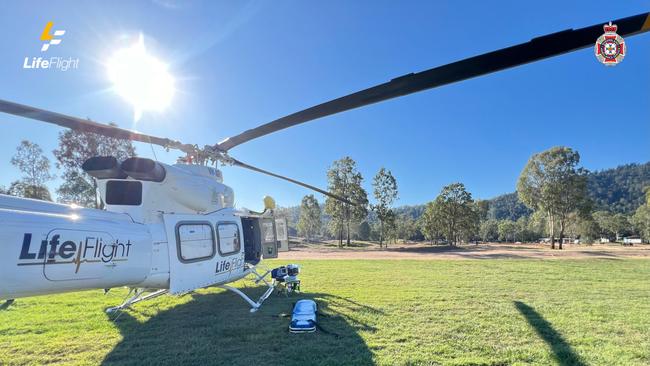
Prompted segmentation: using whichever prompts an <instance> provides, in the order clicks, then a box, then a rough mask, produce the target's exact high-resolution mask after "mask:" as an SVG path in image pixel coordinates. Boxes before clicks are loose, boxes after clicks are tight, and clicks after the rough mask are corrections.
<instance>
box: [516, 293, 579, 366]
mask: <svg viewBox="0 0 650 366" xmlns="http://www.w3.org/2000/svg"><path fill="white" fill-rule="evenodd" d="M514 303H515V307H516V308H517V310H519V312H520V313H521V315H523V316H524V317H525V318H526V321H527V322H528V324H530V325H531V326H532V327H533V328H535V332H537V335H539V336H540V337H541V338H542V339H543V340H544V342H546V343H547V344H548V345H549V346H550V347H551V350H552V351H553V353H554V354H555V358H556V359H557V361H558V363H559V364H560V365H563V366H565V365H566V366H569V365H571V366H587V364H586V363H585V362H584V361H583V360H582V358H581V357H580V356H579V355H578V354H576V353H575V352H574V351H573V349H572V348H571V346H570V345H569V343H567V341H566V340H565V339H564V338H563V337H562V335H561V334H560V333H558V331H557V330H555V328H553V325H551V323H549V322H548V321H547V320H546V319H544V317H542V316H541V315H540V314H539V313H538V312H537V311H535V309H533V308H532V307H530V306H528V305H526V304H524V303H523V302H520V301H515V302H514Z"/></svg>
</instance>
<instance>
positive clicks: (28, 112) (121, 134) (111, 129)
mask: <svg viewBox="0 0 650 366" xmlns="http://www.w3.org/2000/svg"><path fill="white" fill-rule="evenodd" d="M0 112H5V113H9V114H13V115H16V116H21V117H25V118H31V119H35V120H39V121H43V122H47V123H53V124H55V125H59V126H62V127H67V128H70V129H72V130H75V131H80V132H92V133H96V134H98V135H102V136H106V137H113V138H118V139H125V140H133V141H140V142H146V143H151V144H156V145H160V146H163V147H165V148H173V149H179V150H181V151H184V152H188V153H189V152H192V151H194V150H195V149H194V147H193V146H192V145H187V144H183V143H181V142H179V141H174V140H170V139H166V138H161V137H155V136H150V135H145V134H142V133H139V132H134V131H129V130H125V129H122V128H119V127H115V126H110V125H106V124H102V123H97V122H93V121H90V120H87V119H81V118H77V117H72V116H67V115H65V114H60V113H56V112H50V111H46V110H44V109H39V108H35V107H30V106H27V105H23V104H18V103H14V102H9V101H6V100H2V99H0Z"/></svg>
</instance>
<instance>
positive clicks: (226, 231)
mask: <svg viewBox="0 0 650 366" xmlns="http://www.w3.org/2000/svg"><path fill="white" fill-rule="evenodd" d="M217 240H218V243H219V254H221V255H228V254H232V253H237V252H239V249H241V239H240V237H239V226H238V225H237V224H236V223H234V222H220V223H218V224H217Z"/></svg>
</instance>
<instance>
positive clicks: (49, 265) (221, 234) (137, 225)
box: [0, 13, 650, 312]
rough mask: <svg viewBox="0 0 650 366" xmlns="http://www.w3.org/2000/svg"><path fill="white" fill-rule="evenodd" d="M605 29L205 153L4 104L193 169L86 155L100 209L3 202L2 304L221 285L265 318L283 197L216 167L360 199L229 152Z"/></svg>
mask: <svg viewBox="0 0 650 366" xmlns="http://www.w3.org/2000/svg"><path fill="white" fill-rule="evenodd" d="M612 23H613V25H615V26H616V27H617V33H618V35H620V36H633V35H636V34H640V33H643V32H647V31H648V30H650V13H644V14H639V15H635V16H631V17H627V18H622V19H618V20H614V21H612V22H610V23H609V24H610V25H609V27H610V29H611V27H612ZM605 31H607V29H605ZM602 32H603V25H602V23H600V24H597V25H592V26H589V27H585V28H580V29H568V30H564V31H561V32H557V33H552V34H549V35H545V36H542V37H538V38H534V39H532V40H531V41H529V42H526V43H522V44H518V45H515V46H512V47H508V48H503V49H499V50H496V51H493V52H489V53H485V54H482V55H478V56H474V57H470V58H467V59H464V60H460V61H457V62H453V63H450V64H446V65H443V66H439V67H435V68H432V69H429V70H426V71H422V72H418V73H411V74H408V75H404V76H400V77H398V78H395V79H392V80H391V81H389V82H386V83H383V84H379V85H376V86H373V87H370V88H368V89H364V90H361V91H358V92H356V93H352V94H349V95H346V96H343V97H340V98H337V99H333V100H331V101H328V102H325V103H322V104H319V105H316V106H313V107H311V108H308V109H305V110H302V111H299V112H296V113H293V114H290V115H287V116H285V117H282V118H279V119H276V120H274V121H271V122H269V123H266V124H263V125H260V126H259V127H256V128H253V129H250V130H247V131H245V132H243V133H241V134H239V135H236V136H233V137H230V138H227V139H225V140H223V141H221V142H220V143H217V144H214V145H211V146H205V147H203V148H199V147H198V146H196V145H192V144H185V143H182V142H179V141H176V140H171V139H167V138H161V137H156V136H151V135H146V134H143V133H138V132H134V131H129V130H125V129H121V128H118V127H115V126H111V125H107V124H101V123H97V122H93V121H90V120H85V119H80V118H76V117H72V116H68V115H64V114H60V113H55V112H51V111H47V110H43V109H39V108H35V107H31V106H27V105H22V104H18V103H14V102H10V101H5V100H0V111H1V112H4V113H9V114H13V115H17V116H22V117H26V118H30V119H34V120H38V121H42V122H47V123H52V124H56V125H59V126H62V127H65V128H70V129H72V130H75V131H80V132H86V133H95V134H99V135H103V136H108V137H112V138H118V139H127V140H132V141H139V142H144V143H151V144H155V145H160V146H162V147H164V148H166V149H176V150H180V151H181V152H183V153H184V154H185V157H184V159H183V160H184V162H182V163H177V164H174V165H168V164H165V163H162V162H159V161H154V160H151V159H147V158H141V157H131V158H128V159H126V160H124V161H118V160H117V159H116V158H115V157H111V156H97V157H92V158H90V159H88V160H87V161H86V162H85V163H84V164H83V170H84V171H85V172H86V173H88V174H89V175H90V176H92V177H93V178H94V179H95V180H96V182H97V187H98V193H99V197H100V199H101V201H102V203H103V204H104V207H105V209H103V210H98V209H88V208H80V207H76V206H74V205H63V204H56V203H50V202H44V201H36V200H30V199H24V198H16V197H10V196H5V195H0V223H1V226H0V299H3V300H4V299H15V298H20V297H26V296H35V295H43V294H54V293H62V292H68V291H78V290H87V289H110V288H115V287H123V286H126V287H129V288H130V289H131V292H130V294H129V296H128V297H127V298H126V299H125V301H124V302H123V303H122V304H120V305H118V306H115V307H112V308H109V309H108V310H107V311H109V312H113V311H117V310H121V309H124V308H127V307H129V306H130V305H133V304H135V303H137V302H139V301H143V300H147V299H151V298H154V297H157V296H160V295H162V294H167V293H169V294H172V295H182V294H186V293H189V292H192V291H194V290H196V289H199V288H203V287H209V286H219V287H222V288H225V289H227V290H229V291H232V292H234V293H236V294H237V295H239V296H241V297H242V298H243V299H244V300H245V301H246V302H248V304H249V305H250V306H251V311H256V310H257V309H259V308H260V306H261V305H262V303H263V302H264V301H265V300H266V299H267V298H268V297H269V295H270V294H271V293H272V292H273V291H274V289H275V287H276V286H277V285H278V280H282V278H279V277H278V276H276V277H273V276H272V275H271V272H272V271H266V272H264V273H260V271H258V270H257V267H258V266H259V265H260V263H261V261H262V259H263V258H275V257H277V240H278V233H277V231H278V228H277V227H276V222H275V216H274V213H273V209H274V202H273V200H272V199H270V198H268V199H266V200H265V210H264V211H263V212H253V211H250V210H245V209H237V208H235V207H234V191H233V189H232V188H231V187H229V186H227V185H225V184H224V183H223V178H222V174H221V171H220V170H219V169H218V163H221V164H225V165H231V166H238V167H242V168H245V169H250V170H252V171H255V172H258V173H261V174H266V175H270V176H273V177H276V178H279V179H283V180H286V181H288V182H291V183H294V184H298V185H300V186H302V187H304V188H307V189H311V190H313V191H316V192H318V193H321V194H323V195H326V196H328V197H331V198H333V199H336V200H338V201H340V202H341V204H345V205H354V204H355V202H351V201H350V200H349V199H347V198H346V197H341V196H338V195H335V194H332V193H330V192H327V191H325V190H322V189H319V188H317V187H314V186H312V185H309V184H307V183H304V182H300V181H297V180H295V179H291V178H288V177H286V176H283V175H280V174H276V173H273V172H270V171H267V170H264V169H261V168H258V167H255V166H253V165H250V164H247V163H245V162H242V161H240V160H237V159H236V158H234V157H233V156H232V155H231V154H230V150H231V149H233V148H234V147H236V146H238V145H241V144H243V143H246V142H249V141H251V140H253V139H256V138H259V137H262V136H264V135H267V134H270V133H273V132H276V131H279V130H283V129H286V128H289V127H292V126H295V125H298V124H301V123H305V122H308V121H312V120H315V119H319V118H322V117H325V116H329V115H333V114H336V113H340V112H343V111H347V110H351V109H354V108H359V107H363V106H366V105H369V104H373V103H377V102H381V101H384V100H388V99H392V98H397V97H400V96H405V95H408V94H412V93H416V92H419V91H423V90H426V89H431V88H435V87H439V86H442V85H446V84H450V83H454V82H458V81H462V80H465V79H469V78H473V77H477V76H482V75H485V74H488V73H492V72H496V71H501V70H504V69H508V68H511V67H515V66H519V65H523V64H526V63H530V62H534V61H539V60H542V59H545V58H549V57H553V56H557V55H561V54H564V53H568V52H573V51H576V50H579V49H583V48H586V47H594V42H595V41H596V40H597V39H598V38H599V36H601V34H602ZM614 40H616V41H617V39H614ZM617 42H618V41H617ZM610 43H611V42H610ZM619 46H620V47H619V48H620V50H621V51H622V45H619ZM600 47H603V46H602V44H599V43H598V42H596V46H595V51H596V54H597V55H601V56H602V57H606V58H607V57H610V56H612V55H610V53H611V52H609V51H608V50H604V51H603V49H601V48H600ZM600 51H602V52H600ZM603 55H604V56H603ZM613 56H617V55H613ZM212 165H214V167H213V166H212ZM285 235H286V234H285ZM291 268H292V269H291V271H292V273H291V274H288V273H287V272H286V271H285V270H282V271H275V272H273V273H282V276H287V275H292V276H294V277H295V276H296V275H297V271H298V270H297V268H296V267H295V266H293V267H291ZM248 276H252V278H253V280H255V281H256V283H263V284H264V285H266V286H267V290H266V291H265V292H264V294H263V295H262V296H261V297H260V298H259V299H258V300H257V301H254V300H253V299H251V298H250V297H248V296H247V295H246V294H244V293H243V292H242V291H240V290H239V289H237V288H234V287H231V286H229V285H228V284H229V283H231V282H234V281H237V280H240V279H242V278H244V277H248Z"/></svg>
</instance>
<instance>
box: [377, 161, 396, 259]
mask: <svg viewBox="0 0 650 366" xmlns="http://www.w3.org/2000/svg"><path fill="white" fill-rule="evenodd" d="M372 186H373V188H374V196H375V200H377V203H376V204H374V205H372V209H373V210H374V211H375V212H376V213H377V218H378V219H379V247H380V248H381V246H382V243H383V239H384V223H385V221H386V219H388V217H389V216H390V215H391V214H392V209H391V207H392V205H393V202H395V200H396V199H397V180H395V177H393V174H392V173H391V172H390V170H386V169H385V168H381V169H379V172H377V175H375V178H374V179H373V181H372Z"/></svg>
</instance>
